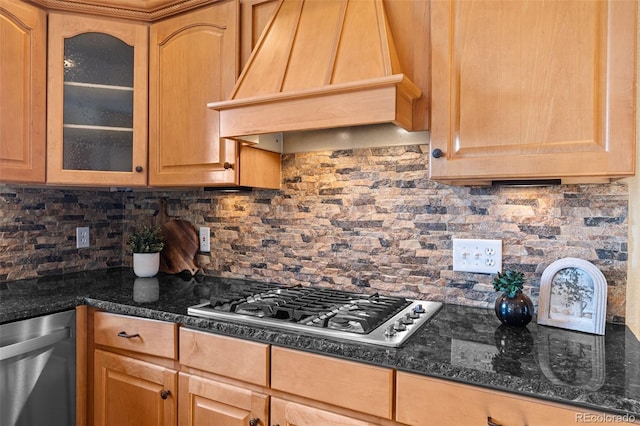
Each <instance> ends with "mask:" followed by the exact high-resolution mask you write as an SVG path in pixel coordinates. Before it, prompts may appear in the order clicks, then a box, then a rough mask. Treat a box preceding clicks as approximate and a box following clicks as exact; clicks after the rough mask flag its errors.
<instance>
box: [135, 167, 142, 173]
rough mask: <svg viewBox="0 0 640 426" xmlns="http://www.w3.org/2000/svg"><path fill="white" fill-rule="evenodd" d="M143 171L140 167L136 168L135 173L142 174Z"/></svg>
mask: <svg viewBox="0 0 640 426" xmlns="http://www.w3.org/2000/svg"><path fill="white" fill-rule="evenodd" d="M143 170H144V169H143V168H142V166H136V172H138V173H142V171H143Z"/></svg>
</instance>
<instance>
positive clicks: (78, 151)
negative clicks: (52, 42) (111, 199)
mask: <svg viewBox="0 0 640 426" xmlns="http://www.w3.org/2000/svg"><path fill="white" fill-rule="evenodd" d="M133 60H134V50H133V46H130V45H128V44H126V43H124V42H123V41H121V40H119V39H117V38H116V37H113V36H110V35H108V34H102V33H84V34H80V35H77V36H74V37H70V38H68V39H65V42H64V107H63V140H64V141H63V168H64V169H65V170H99V171H125V172H126V171H132V169H133V159H132V152H133V72H134V66H133Z"/></svg>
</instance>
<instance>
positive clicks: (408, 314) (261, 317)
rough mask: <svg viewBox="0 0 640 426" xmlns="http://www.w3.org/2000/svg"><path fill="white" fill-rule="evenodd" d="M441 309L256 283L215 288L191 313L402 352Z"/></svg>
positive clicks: (398, 299) (404, 301) (427, 304)
mask: <svg viewBox="0 0 640 426" xmlns="http://www.w3.org/2000/svg"><path fill="white" fill-rule="evenodd" d="M441 306H442V304H441V303H439V302H430V301H420V300H408V299H405V298H402V297H395V296H383V295H379V294H373V295H369V294H360V293H352V292H347V291H341V290H335V289H328V288H314V287H303V286H295V287H280V286H277V285H274V284H268V283H251V284H248V285H242V286H233V285H231V286H219V287H213V288H212V289H211V295H210V297H209V300H207V301H206V302H203V303H200V304H198V305H195V306H192V307H190V308H188V310H187V313H188V314H189V315H193V316H198V317H205V318H218V319H228V320H233V321H239V322H243V323H250V324H257V325H268V326H270V327H275V328H282V329H287V330H298V331H303V332H305V333H311V334H315V335H322V336H329V337H335V338H341V339H347V340H352V341H357V342H362V343H372V344H377V345H384V346H391V347H397V346H400V345H402V344H403V343H404V342H405V341H406V340H407V338H409V336H411V335H412V334H413V333H414V332H415V331H416V330H418V329H419V328H420V327H421V326H422V324H424V323H425V322H427V321H428V320H429V318H430V317H431V316H433V315H434V314H435V313H436V312H437V311H438V309H439V308H440V307H441Z"/></svg>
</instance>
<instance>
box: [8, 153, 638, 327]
mask: <svg viewBox="0 0 640 426" xmlns="http://www.w3.org/2000/svg"><path fill="white" fill-rule="evenodd" d="M428 161H429V155H428V149H427V147H426V146H419V145H409V146H400V147H389V148H372V149H354V150H342V151H323V152H312V153H296V154H287V155H284V156H283V176H282V179H283V184H282V189H281V190H280V191H269V190H254V191H252V192H241V193H235V194H230V193H223V192H207V191H201V190H194V191H186V192H185V191H181V192H175V191H166V192H127V193H108V192H104V193H100V192H97V193H96V192H88V191H87V192H85V191H77V192H76V191H55V190H43V191H39V192H38V191H36V192H31V191H29V190H25V191H23V192H15V193H14V192H12V191H13V190H12V188H7V187H5V188H3V187H0V197H1V198H0V201H1V202H2V203H3V205H2V208H3V211H2V215H1V216H0V227H2V228H1V229H0V232H1V235H2V237H3V241H2V244H1V245H0V250H1V252H0V253H1V254H0V255H1V256H2V257H0V261H1V262H2V263H0V279H7V277H8V278H9V279H11V278H13V277H17V276H28V275H36V274H46V273H50V272H54V271H61V270H64V271H67V270H74V269H77V268H80V267H82V268H83V269H90V268H89V267H88V266H87V265H82V266H80V265H81V263H82V261H83V260H84V262H87V263H88V264H89V265H91V267H104V266H112V265H113V266H115V265H119V264H120V263H121V262H122V263H123V264H124V265H127V266H129V265H130V264H131V257H130V254H129V252H128V250H127V248H126V245H125V244H124V240H125V239H126V236H127V233H128V232H129V231H130V230H131V229H133V227H134V226H135V225H136V224H139V223H142V222H146V223H151V222H152V221H153V220H154V218H155V215H156V214H157V211H158V209H159V202H160V199H162V198H164V199H166V200H167V205H168V213H169V215H170V216H175V217H179V218H180V219H183V220H188V221H190V222H191V223H192V224H193V225H194V226H196V227H198V226H209V227H210V228H211V254H210V255H200V256H199V257H198V258H199V261H200V262H201V264H202V266H203V269H204V272H205V273H207V274H209V275H220V276H224V277H236V278H248V279H255V280H259V281H270V282H277V283H281V284H287V285H291V284H302V285H314V286H329V287H340V288H344V289H348V290H356V291H364V292H376V291H379V292H382V293H392V294H396V295H403V296H408V297H412V298H422V299H428V300H438V301H444V302H446V303H452V304H465V305H473V306H481V307H487V308H488V307H492V306H493V303H494V301H495V298H496V296H497V293H496V292H495V291H494V290H493V288H492V285H491V281H492V278H493V277H492V276H490V275H482V274H471V273H461V272H453V271H452V256H451V246H452V238H495V239H502V240H503V265H504V268H518V269H520V270H523V271H524V272H525V274H526V277H527V280H528V282H527V287H526V291H527V292H528V293H529V294H530V295H531V296H532V298H533V300H534V301H535V302H536V303H537V299H538V289H539V284H540V276H541V274H542V272H543V270H544V269H545V267H546V266H548V265H549V264H550V263H551V262H553V261H555V260H557V259H560V258H563V257H578V258H582V259H586V260H588V261H591V262H592V263H594V264H595V265H597V266H598V267H599V268H600V269H601V270H602V271H603V273H604V275H605V277H606V279H607V282H608V303H607V305H608V306H607V319H608V321H613V322H623V321H624V309H625V289H626V279H627V257H628V252H627V238H628V224H627V211H628V198H629V194H628V188H627V186H626V185H624V184H611V185H562V186H551V187H539V188H515V187H484V188H483V187H454V186H447V185H442V184H438V183H436V182H431V181H429V180H428V171H427V170H428ZM67 197H71V198H73V197H76V198H77V201H75V202H67V203H66V208H64V206H65V203H64V200H66V199H67ZM36 200H40V201H39V203H42V204H39V203H36V205H42V207H41V208H39V210H42V211H41V212H40V213H41V215H42V216H44V217H45V218H48V219H47V220H49V221H50V222H51V223H54V222H57V221H61V222H63V223H66V222H69V223H68V226H67V229H65V230H64V231H60V232H58V233H57V237H53V236H52V238H51V240H52V241H53V242H51V243H47V244H51V245H52V246H51V247H49V248H48V249H45V251H44V252H43V248H39V249H38V248H37V247H35V246H33V245H32V244H35V243H32V244H26V243H25V242H18V241H16V237H15V236H13V233H16V232H22V234H21V236H20V237H17V239H20V238H22V239H23V240H29V241H37V240H38V238H45V235H48V234H49V232H48V230H43V229H40V228H36V229H32V228H31V226H33V225H31V223H33V224H35V223H36V222H34V221H33V220H32V219H33V218H30V215H31V214H32V213H33V212H27V213H24V211H23V210H25V209H23V208H21V207H20V205H28V204H32V203H35V202H36ZM48 200H51V204H50V202H49V201H48ZM55 200H58V202H55ZM61 201H62V202H61ZM6 205H10V206H12V207H13V209H14V211H13V213H11V212H10V213H9V214H8V215H7V213H6V212H5V206H6ZM50 208H51V209H53V211H49V209H50ZM27 210H29V209H27ZM62 210H64V211H62ZM67 210H68V211H67ZM78 210H79V211H80V212H81V213H80V212H78ZM74 212H75V213H74ZM109 212H111V213H109ZM79 215H86V217H92V218H98V219H100V220H101V223H103V228H102V229H100V230H99V231H98V232H99V234H100V235H101V237H100V238H104V240H101V241H104V244H103V243H102V242H101V243H99V244H98V245H97V247H94V249H92V250H90V251H88V252H84V251H82V250H76V249H75V248H74V247H75V241H72V240H71V239H70V237H71V236H72V235H73V232H72V231H70V229H71V228H73V227H75V226H82V224H83V223H84V220H85V216H82V217H79ZM73 217H76V218H77V219H73ZM65 218H66V219H65ZM107 224H108V225H107ZM21 227H24V229H23V228H21ZM111 228H113V229H111ZM19 229H20V231H19ZM92 229H93V228H92ZM107 229H110V231H107ZM122 229H124V232H121V230H122ZM92 232H93V231H92ZM39 235H40V237H38V236H39ZM6 236H8V237H10V238H11V241H13V242H10V243H9V244H6V243H5V238H6ZM92 238H93V237H92ZM47 241H49V239H47ZM107 242H108V243H107ZM118 244H120V246H118ZM54 246H55V247H58V248H57V249H56V248H54ZM16 247H22V248H16ZM23 249H24V250H26V256H25V258H27V259H29V258H36V259H37V262H38V263H39V265H31V263H30V262H29V261H27V262H26V263H21V264H18V263H11V261H10V258H11V256H9V255H7V253H8V252H9V251H12V252H15V251H20V250H23ZM119 249H121V253H120V255H119V256H118V254H117V253H114V252H117V251H118V250H119ZM45 252H46V255H44V253H45ZM37 253H43V254H42V255H38V254H37ZM114 254H115V255H114ZM50 259H51V260H52V261H50ZM65 259H66V260H65Z"/></svg>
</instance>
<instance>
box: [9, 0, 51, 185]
mask: <svg viewBox="0 0 640 426" xmlns="http://www.w3.org/2000/svg"><path fill="white" fill-rule="evenodd" d="M0 34H2V42H1V43H0V182H31V183H44V181H45V158H46V157H45V155H46V154H45V150H46V99H47V98H46V96H47V95H46V84H47V80H46V79H47V74H46V72H47V69H46V58H47V52H46V46H47V44H46V43H47V39H46V37H47V19H46V13H45V12H44V11H43V10H42V9H40V8H38V7H35V6H33V5H31V4H28V3H23V2H17V1H13V0H0Z"/></svg>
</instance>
